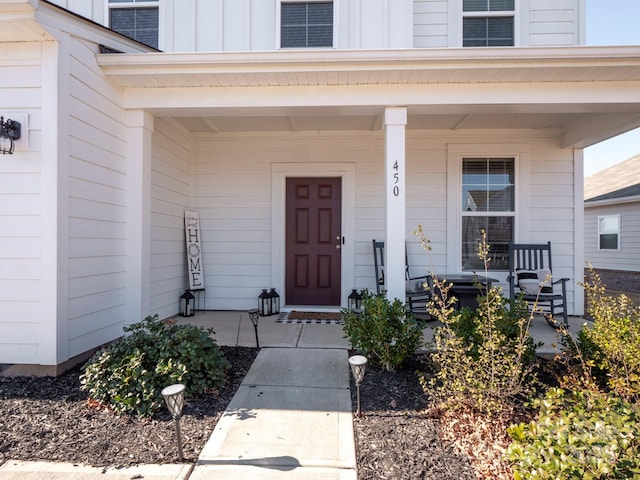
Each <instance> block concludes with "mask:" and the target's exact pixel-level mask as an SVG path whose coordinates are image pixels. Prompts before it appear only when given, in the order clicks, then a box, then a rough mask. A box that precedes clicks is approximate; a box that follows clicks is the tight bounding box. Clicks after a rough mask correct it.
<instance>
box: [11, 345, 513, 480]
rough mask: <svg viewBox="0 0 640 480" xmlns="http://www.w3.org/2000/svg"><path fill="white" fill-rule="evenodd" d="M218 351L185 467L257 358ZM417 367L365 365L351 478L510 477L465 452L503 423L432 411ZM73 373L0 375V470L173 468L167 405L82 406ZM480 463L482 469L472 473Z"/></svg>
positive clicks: (189, 407) (422, 364)
mask: <svg viewBox="0 0 640 480" xmlns="http://www.w3.org/2000/svg"><path fill="white" fill-rule="evenodd" d="M221 349H222V350H223V353H224V355H225V356H226V357H227V359H228V360H229V361H230V363H231V364H232V369H231V371H230V373H229V377H228V380H227V382H226V383H225V385H224V386H223V387H222V388H221V389H220V390H219V391H216V392H212V393H211V394H210V395H206V396H202V397H199V398H195V399H191V400H189V401H188V402H187V403H186V405H185V407H184V410H183V417H182V419H181V430H182V435H183V443H184V446H183V450H184V457H185V461H187V462H195V461H196V459H197V457H198V455H199V453H200V451H201V449H202V447H203V446H204V444H205V443H206V441H207V440H208V439H209V436H210V435H211V432H212V431H213V429H214V427H215V424H216V423H217V421H218V419H219V418H220V416H221V415H222V413H223V411H224V409H225V408H226V406H227V405H228V403H229V401H230V400H231V398H232V397H233V395H234V393H235V391H236V390H237V388H238V386H239V385H240V383H241V381H242V379H243V378H244V376H245V374H246V373H247V371H248V369H249V367H250V366H251V364H252V363H253V360H254V359H255V356H256V355H257V352H258V350H257V349H254V348H234V347H221ZM417 371H421V372H425V373H426V374H427V375H429V374H431V373H432V371H433V369H432V365H431V362H430V357H429V356H428V355H414V356H412V357H411V358H410V359H409V360H408V361H407V362H406V363H405V365H404V366H403V367H402V368H400V369H398V370H396V371H395V372H386V371H383V370H381V369H379V368H377V367H375V366H372V365H369V366H368V368H367V373H366V375H365V379H364V382H363V384H362V386H361V401H362V416H360V417H356V416H355V415H354V430H355V437H356V449H357V452H356V454H357V462H358V479H359V480H373V479H376V480H385V479H394V480H402V479H407V480H408V479H411V480H413V479H438V480H449V479H451V480H453V479H456V480H466V479H475V478H509V477H508V476H503V475H508V471H506V470H504V466H503V465H498V466H494V465H490V463H491V461H493V460H495V458H496V455H494V456H493V457H490V458H489V460H486V459H480V460H478V458H474V455H473V454H469V450H470V449H473V448H474V447H475V449H476V450H477V451H480V450H491V449H492V447H493V445H494V444H496V445H497V448H498V449H501V448H504V445H502V444H501V442H503V440H504V438H502V439H499V438H498V439H496V438H495V437H494V434H495V433H496V432H498V431H499V430H501V429H502V428H503V427H500V426H498V428H495V427H492V425H487V424H486V423H484V424H483V423H482V419H464V418H460V417H455V418H451V417H449V418H447V417H446V416H445V415H442V414H441V413H440V414H438V412H433V410H432V409H430V408H429V405H428V399H427V397H426V396H425V394H424V392H423V390H422V388H421V386H420V384H419V381H418V375H417V373H416V372H417ZM79 374H80V369H79V368H78V369H75V370H73V371H70V372H68V373H66V374H64V375H62V376H60V377H58V378H48V377H45V378H30V377H29V378H27V377H21V378H15V379H9V378H0V432H2V435H0V464H2V463H4V462H5V461H7V460H8V459H16V460H49V461H60V462H63V461H64V462H72V463H78V464H83V465H92V466H98V467H106V466H115V467H119V466H132V465H136V464H144V463H160V464H162V463H175V462H177V451H176V443H175V425H174V422H173V420H172V418H171V417H170V416H169V414H168V412H167V411H166V409H164V408H163V409H162V410H161V411H160V412H159V413H157V414H156V415H155V416H154V417H153V418H152V419H146V420H140V419H137V418H135V417H130V416H125V417H118V416H116V415H114V414H113V413H112V412H110V411H108V410H105V409H96V408H91V407H90V403H89V402H88V401H87V397H86V395H85V394H84V393H82V392H80V390H79V385H80V383H79V380H78V376H79ZM351 381H352V403H353V409H354V412H355V409H356V406H357V402H356V388H355V385H354V384H353V379H352V380H351ZM474 422H475V423H476V425H475V426H474ZM483 429H484V432H483ZM503 437H504V436H503ZM465 440H466V443H465ZM498 457H499V455H498ZM483 463H484V464H485V465H487V464H488V465H489V467H487V468H478V465H479V464H480V465H481V466H482V464H483ZM501 470H502V471H501ZM489 472H495V473H496V474H495V475H493V474H489Z"/></svg>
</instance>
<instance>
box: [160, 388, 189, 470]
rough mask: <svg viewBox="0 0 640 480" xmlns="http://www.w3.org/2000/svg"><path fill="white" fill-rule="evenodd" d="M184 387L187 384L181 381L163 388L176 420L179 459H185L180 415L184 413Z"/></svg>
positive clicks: (165, 398) (165, 399)
mask: <svg viewBox="0 0 640 480" xmlns="http://www.w3.org/2000/svg"><path fill="white" fill-rule="evenodd" d="M184 389H185V386H184V385H183V384H181V383H176V384H175V385H169V386H168V387H165V388H163V389H162V396H163V397H164V401H165V402H166V403H167V408H168V409H169V413H171V416H172V417H173V419H174V420H175V422H176V437H177V441H178V460H179V461H181V462H182V461H183V460H184V458H183V455H182V439H181V438H180V415H181V413H182V407H183V406H184Z"/></svg>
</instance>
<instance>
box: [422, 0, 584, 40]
mask: <svg viewBox="0 0 640 480" xmlns="http://www.w3.org/2000/svg"><path fill="white" fill-rule="evenodd" d="M583 10H584V0H520V1H517V2H516V11H515V36H516V38H515V43H516V46H521V47H522V46H536V47H540V46H565V45H580V44H583V43H584V41H585V39H584V14H583V12H582V11H583ZM462 16H463V12H462V2H461V1H460V2H455V1H451V0H414V2H413V22H414V24H413V30H414V34H413V46H414V47H415V48H433V47H438V48H444V47H461V46H462Z"/></svg>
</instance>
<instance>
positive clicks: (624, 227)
mask: <svg viewBox="0 0 640 480" xmlns="http://www.w3.org/2000/svg"><path fill="white" fill-rule="evenodd" d="M604 215H619V216H620V238H619V241H620V248H619V249H618V250H599V249H598V217H599V216H604ZM584 258H585V261H586V262H590V263H591V265H592V266H593V267H594V268H598V269H607V270H622V271H630V272H638V271H640V202H638V201H635V202H621V203H617V204H610V205H599V206H589V205H588V204H587V205H585V209H584Z"/></svg>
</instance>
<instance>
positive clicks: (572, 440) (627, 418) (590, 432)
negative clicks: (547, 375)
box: [507, 388, 640, 480]
mask: <svg viewBox="0 0 640 480" xmlns="http://www.w3.org/2000/svg"><path fill="white" fill-rule="evenodd" d="M534 406H535V407H536V408H539V414H538V417H537V420H536V421H532V422H530V423H528V424H525V423H521V424H518V425H513V426H511V427H509V429H508V432H509V435H510V436H511V437H512V438H513V440H514V441H513V443H512V444H511V445H510V446H509V448H508V449H507V456H508V458H509V460H510V461H511V462H512V463H513V466H514V478H515V479H516V480H519V479H569V478H584V479H622V478H627V479H628V478H634V479H637V478H640V409H639V408H638V406H637V405H633V404H631V403H628V402H625V401H624V400H622V399H620V398H619V397H616V396H613V395H609V394H603V393H599V392H594V391H576V392H573V393H567V392H565V390H563V389H557V388H552V389H550V390H549V391H548V392H547V394H546V396H545V397H544V399H538V400H536V401H534Z"/></svg>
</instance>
